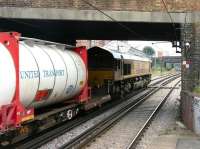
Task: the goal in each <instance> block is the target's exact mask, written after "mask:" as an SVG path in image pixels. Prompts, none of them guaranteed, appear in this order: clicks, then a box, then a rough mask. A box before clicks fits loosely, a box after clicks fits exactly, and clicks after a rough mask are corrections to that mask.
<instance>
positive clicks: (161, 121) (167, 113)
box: [137, 88, 180, 149]
mask: <svg viewBox="0 0 200 149" xmlns="http://www.w3.org/2000/svg"><path fill="white" fill-rule="evenodd" d="M179 99H180V88H179V89H176V90H175V91H173V93H172V94H171V95H170V97H169V99H168V100H167V102H166V103H165V104H164V106H163V107H162V109H161V111H160V112H159V113H158V115H157V116H156V117H155V120H154V121H153V122H152V124H151V126H150V127H149V128H148V129H147V131H146V133H145V134H144V137H143V138H142V140H141V141H140V143H139V144H138V146H137V149H149V148H150V146H151V143H152V142H153V141H155V140H156V139H158V137H159V136H160V135H162V134H166V133H168V131H170V130H172V129H175V127H176V123H177V119H178V118H179Z"/></svg>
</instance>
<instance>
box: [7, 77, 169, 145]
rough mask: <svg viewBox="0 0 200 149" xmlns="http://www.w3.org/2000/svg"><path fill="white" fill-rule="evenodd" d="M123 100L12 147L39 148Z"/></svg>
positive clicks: (163, 78)
mask: <svg viewBox="0 0 200 149" xmlns="http://www.w3.org/2000/svg"><path fill="white" fill-rule="evenodd" d="M171 77H172V76H171V75H170V76H166V77H162V79H160V80H158V81H157V82H155V83H154V84H152V86H155V85H156V84H158V83H160V82H162V81H163V80H165V79H171ZM149 90H155V88H154V89H153V88H152V89H149ZM139 92H141V90H140V91H137V92H134V93H133V94H134V95H136V94H138V93H139ZM149 92H150V91H149ZM133 94H131V95H129V96H128V97H126V98H127V99H129V98H130V97H132V96H133ZM121 102H122V101H120V100H118V101H117V102H115V103H110V104H107V105H105V106H103V107H102V108H100V109H99V110H97V111H92V112H91V113H90V114H87V115H83V116H81V117H79V118H77V119H74V120H72V121H69V122H68V123H66V124H61V125H58V126H56V127H54V128H51V129H48V130H46V131H45V132H42V133H40V134H37V135H35V136H32V137H30V138H28V139H25V140H23V141H21V142H18V143H16V144H14V145H12V146H11V147H14V148H38V147H40V146H42V145H44V144H46V143H48V142H49V141H51V140H53V139H54V138H57V137H59V136H60V135H62V134H64V133H66V132H68V131H70V130H72V129H73V128H75V127H78V126H79V125H81V124H83V123H85V122H86V121H88V120H90V119H92V118H94V117H96V116H97V115H100V114H102V113H103V112H105V111H107V110H108V109H110V108H111V107H114V106H116V105H118V104H120V103H121ZM135 102H136V101H135ZM66 146H67V145H66ZM72 146H73V145H72ZM63 147H64V146H63ZM68 147H69V146H67V147H66V148H68Z"/></svg>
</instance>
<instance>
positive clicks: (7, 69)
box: [0, 41, 87, 108]
mask: <svg viewBox="0 0 200 149" xmlns="http://www.w3.org/2000/svg"><path fill="white" fill-rule="evenodd" d="M19 52H20V53H19V55H20V74H19V77H20V97H21V99H20V100H21V103H22V104H23V105H24V106H25V107H35V108H38V107H43V106H46V105H50V104H54V103H58V102H62V101H65V100H67V99H70V98H72V97H74V96H76V95H78V94H79V93H80V91H81V90H82V88H83V87H84V85H85V83H86V76H87V72H86V67H85V64H84V62H83V60H82V59H81V57H80V56H79V55H78V54H77V53H75V52H73V51H70V50H65V49H64V46H56V45H52V44H50V45H46V44H41V43H37V42H32V41H20V42H19ZM0 76H1V77H0V82H1V83H0V95H1V97H0V106H2V105H7V104H9V103H11V101H12V99H13V96H14V92H15V88H16V84H15V81H16V76H15V68H14V63H13V60H12V57H11V55H10V53H9V51H8V50H7V49H6V48H5V47H4V46H3V45H2V44H0Z"/></svg>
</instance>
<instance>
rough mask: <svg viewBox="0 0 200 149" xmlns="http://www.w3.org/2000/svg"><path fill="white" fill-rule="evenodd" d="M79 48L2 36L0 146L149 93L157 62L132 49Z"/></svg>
mask: <svg viewBox="0 0 200 149" xmlns="http://www.w3.org/2000/svg"><path fill="white" fill-rule="evenodd" d="M126 50H127V51H125V52H122V51H120V50H119V49H116V48H115V47H114V48H113V47H109V46H107V47H106V46H105V47H93V48H91V49H88V50H86V48H85V47H74V46H69V45H65V44H59V43H54V42H49V41H43V40H38V39H31V38H22V37H21V36H20V34H19V33H17V32H2V33H0V57H1V58H0V76H1V77H0V140H1V141H0V142H1V144H4V145H5V144H10V143H14V142H17V141H19V140H20V139H22V138H25V137H27V136H29V135H31V134H33V133H35V132H40V131H43V130H44V129H47V128H50V127H52V126H55V125H56V124H59V123H61V122H63V121H66V120H69V119H72V118H73V117H75V116H76V115H77V114H78V113H80V111H84V110H89V109H91V108H94V107H96V106H99V105H101V104H103V103H105V102H107V101H109V100H111V99H115V98H123V97H124V96H125V95H126V94H127V93H129V92H131V91H132V90H134V89H136V88H140V87H146V86H147V85H148V83H149V82H150V78H151V61H150V60H149V59H148V58H147V57H146V56H145V55H144V54H143V53H142V52H139V51H137V50H136V49H133V48H131V47H126Z"/></svg>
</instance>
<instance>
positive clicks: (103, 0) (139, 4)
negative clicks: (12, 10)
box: [0, 0, 200, 12]
mask: <svg viewBox="0 0 200 149" xmlns="http://www.w3.org/2000/svg"><path fill="white" fill-rule="evenodd" d="M87 1H88V2H90V3H92V4H93V5H95V6H96V7H98V8H99V9H102V10H128V11H165V9H164V5H163V3H162V0H87ZM165 1H166V3H167V7H168V9H169V11H173V12H179V11H191V10H200V1H199V0H165ZM0 6H10V7H39V8H77V9H93V8H91V7H90V6H88V5H87V4H86V3H85V2H84V1H83V0H0Z"/></svg>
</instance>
